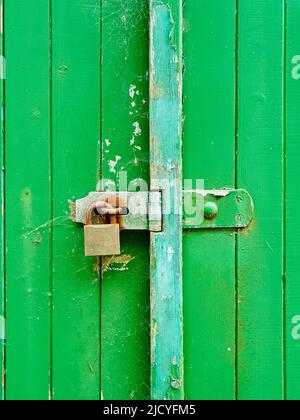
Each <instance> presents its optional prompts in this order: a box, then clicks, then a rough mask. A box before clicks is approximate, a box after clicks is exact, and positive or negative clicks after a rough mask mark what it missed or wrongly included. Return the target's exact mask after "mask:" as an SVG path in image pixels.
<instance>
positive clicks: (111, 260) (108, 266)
mask: <svg viewBox="0 0 300 420" xmlns="http://www.w3.org/2000/svg"><path fill="white" fill-rule="evenodd" d="M133 260H135V257H133V256H131V255H119V256H116V255H115V256H112V257H104V258H103V261H102V271H103V272H104V273H106V272H107V271H127V270H128V264H129V263H130V262H131V261H133Z"/></svg>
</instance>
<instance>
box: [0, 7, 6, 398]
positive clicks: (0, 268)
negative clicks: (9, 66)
mask: <svg viewBox="0 0 300 420" xmlns="http://www.w3.org/2000/svg"><path fill="white" fill-rule="evenodd" d="M3 16H4V15H3V1H1V2H0V60H1V63H0V106H1V117H0V118H1V119H0V170H1V172H0V174H1V175H0V209H1V210H0V366H1V378H2V379H1V397H0V399H1V400H3V399H4V391H5V390H4V385H5V366H4V357H5V267H4V209H5V206H4V162H5V160H4V115H5V114H4V78H5V61H4V56H3V54H4V48H3V47H4V32H3V29H4V28H3V23H4V22H3Z"/></svg>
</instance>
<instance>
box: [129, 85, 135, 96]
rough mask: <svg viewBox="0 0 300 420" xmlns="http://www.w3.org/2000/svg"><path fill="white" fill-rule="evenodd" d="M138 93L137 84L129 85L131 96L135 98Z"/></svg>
mask: <svg viewBox="0 0 300 420" xmlns="http://www.w3.org/2000/svg"><path fill="white" fill-rule="evenodd" d="M135 94H136V85H130V87H129V96H130V98H132V99H133V98H134V97H135Z"/></svg>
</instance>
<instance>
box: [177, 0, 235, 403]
mask: <svg viewBox="0 0 300 420" xmlns="http://www.w3.org/2000/svg"><path fill="white" fill-rule="evenodd" d="M196 3H197V4H195V2H194V1H192V0H186V2H185V9H184V22H185V34H184V57H185V59H184V61H185V76H184V115H185V125H184V160H183V168H184V179H192V180H197V179H200V180H204V186H205V188H206V189H218V188H224V187H228V188H233V187H234V185H235V63H236V60H235V38H236V32H235V20H236V4H235V3H236V2H235V0H229V1H226V2H220V1H218V0H200V1H197V2H196ZM194 188H195V185H194ZM183 259H184V331H185V386H186V398H187V399H204V400H206V399H208V400H210V399H220V400H232V399H234V397H235V235H234V231H232V230H228V231H222V230H221V231H215V230H214V231H213V232H211V231H201V232H200V231H187V232H185V233H184V258H183Z"/></svg>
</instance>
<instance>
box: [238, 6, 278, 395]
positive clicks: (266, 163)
mask: <svg viewBox="0 0 300 420" xmlns="http://www.w3.org/2000/svg"><path fill="white" fill-rule="evenodd" d="M284 3H285V2H284V1H283V0H278V1H276V2H274V1H269V0H263V1H262V0H245V1H240V2H239V10H238V16H239V19H238V21H239V22H238V25H239V27H238V57H239V60H238V149H237V155H238V168H237V175H238V179H237V183H238V187H240V186H243V188H245V189H247V190H248V192H249V193H250V194H251V195H252V197H253V200H254V204H255V216H254V222H253V224H252V226H250V228H248V229H247V231H245V232H240V234H239V238H238V249H237V251H238V252H237V254H238V266H237V273H238V398H239V399H242V400H244V399H247V400H253V399H254V400H264V399H267V400H273V399H275V400H277V399H282V398H283V395H284V392H283V391H284V389H283V383H284V380H283V379H284V378H283V372H284V368H283V361H284V351H283V342H284V340H283V338H284V336H283V324H284V323H283V306H284V300H283V229H284V225H283V215H284V211H283V194H284V176H283V174H284V165H283V158H284V68H285V64H284V32H285V29H284Z"/></svg>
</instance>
